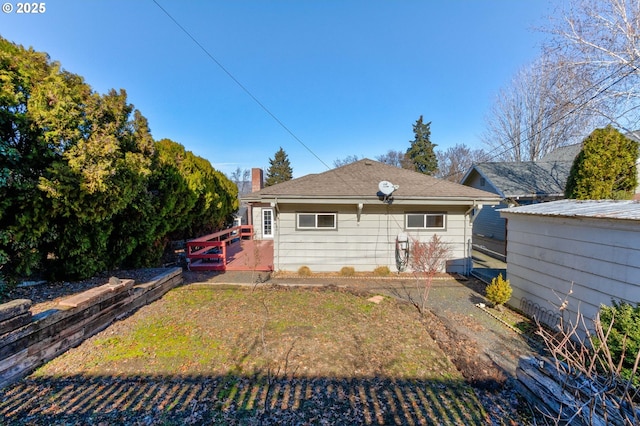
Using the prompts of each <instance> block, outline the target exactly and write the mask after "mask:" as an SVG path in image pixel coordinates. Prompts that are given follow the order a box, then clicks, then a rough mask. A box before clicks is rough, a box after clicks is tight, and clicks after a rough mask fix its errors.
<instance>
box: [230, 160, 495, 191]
mask: <svg viewBox="0 0 640 426" xmlns="http://www.w3.org/2000/svg"><path fill="white" fill-rule="evenodd" d="M383 180H386V181H389V182H391V183H393V184H394V185H398V189H397V190H396V191H395V192H394V193H393V197H394V198H395V199H396V200H400V199H415V198H418V199H429V198H458V199H459V198H468V199H491V200H492V201H495V200H496V199H497V197H496V195H495V194H492V193H490V192H486V191H481V190H479V189H475V188H471V187H468V186H464V185H460V184H457V183H454V182H449V181H446V180H442V179H437V178H434V177H431V176H427V175H424V174H421V173H417V172H414V171H411V170H406V169H400V168H398V167H394V166H390V165H387V164H383V163H380V162H378V161H373V160H369V159H366V158H365V159H362V160H360V161H356V162H354V163H351V164H347V165H345V166H342V167H338V168H335V169H332V170H329V171H326V172H324V173H319V174H310V175H306V176H303V177H300V178H297V179H293V180H290V181H287V182H282V183H280V184H277V185H273V186H269V187H266V188H263V189H261V190H260V191H256V192H253V193H251V194H247V195H246V196H244V197H242V198H243V199H244V200H246V201H257V200H261V199H263V198H274V197H278V198H279V199H286V198H368V197H371V198H377V197H378V195H377V192H378V183H379V182H380V181H383Z"/></svg>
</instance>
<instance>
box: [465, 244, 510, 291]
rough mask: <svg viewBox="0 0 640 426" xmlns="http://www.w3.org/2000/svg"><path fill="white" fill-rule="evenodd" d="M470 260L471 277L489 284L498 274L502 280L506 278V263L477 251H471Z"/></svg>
mask: <svg viewBox="0 0 640 426" xmlns="http://www.w3.org/2000/svg"><path fill="white" fill-rule="evenodd" d="M472 259H473V270H472V271H471V275H473V276H474V277H476V278H478V279H480V280H481V281H484V282H485V283H490V282H491V280H492V279H494V278H497V277H498V275H500V274H502V277H503V278H505V279H506V278H507V263H506V262H504V261H502V260H500V259H497V258H495V257H491V256H489V255H488V254H485V253H483V252H481V251H478V250H474V251H473V253H472Z"/></svg>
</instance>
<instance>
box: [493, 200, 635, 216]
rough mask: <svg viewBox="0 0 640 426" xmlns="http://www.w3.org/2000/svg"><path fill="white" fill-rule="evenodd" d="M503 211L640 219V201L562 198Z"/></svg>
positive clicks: (526, 213)
mask: <svg viewBox="0 0 640 426" xmlns="http://www.w3.org/2000/svg"><path fill="white" fill-rule="evenodd" d="M500 212H501V213H503V212H504V213H512V214H523V215H536V216H557V217H584V218H587V217H588V218H600V219H625V220H640V201H633V200H631V201H629V200H623V201H619V200H560V201H552V202H550V203H540V204H531V205H528V206H521V207H511V208H508V209H503V210H500Z"/></svg>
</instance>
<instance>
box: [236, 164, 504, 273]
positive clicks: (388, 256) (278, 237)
mask: <svg viewBox="0 0 640 426" xmlns="http://www.w3.org/2000/svg"><path fill="white" fill-rule="evenodd" d="M383 181H385V182H390V183H391V184H392V185H394V186H391V187H389V185H388V184H387V186H386V187H385V186H384V184H383V189H384V190H385V191H386V192H391V191H392V193H391V195H390V196H388V197H387V196H385V194H384V193H383V192H381V189H380V185H379V183H380V182H383ZM243 201H245V202H246V203H247V204H248V206H249V210H250V214H249V217H250V220H251V221H252V224H253V226H254V235H255V238H257V239H273V243H274V263H273V264H274V268H275V270H277V271H278V270H281V271H297V270H298V269H299V268H300V267H301V266H308V267H309V268H310V269H311V270H312V271H313V272H332V271H339V270H340V269H341V268H342V267H344V266H351V267H354V268H355V269H356V271H373V270H374V269H375V268H376V267H379V266H387V267H389V269H390V270H391V271H396V270H397V266H398V265H400V266H402V262H401V261H402V260H403V259H404V257H403V256H404V254H405V251H404V245H403V241H404V240H405V239H407V240H409V241H411V240H412V239H418V240H420V241H425V242H426V241H428V240H430V239H431V238H432V236H433V235H434V234H436V235H439V236H440V237H441V238H442V240H443V241H445V242H446V243H448V244H449V246H450V248H451V250H452V251H451V254H452V256H451V258H450V260H449V261H448V263H447V267H446V269H447V271H448V272H452V273H462V274H467V273H469V272H470V269H471V266H472V265H471V256H470V242H471V225H472V221H473V219H474V217H475V216H474V215H475V213H476V212H477V211H479V209H480V208H481V206H482V205H483V204H495V203H498V202H499V201H500V199H499V197H497V196H495V195H494V194H491V193H489V192H485V191H481V190H478V189H474V188H470V187H467V186H463V185H459V184H456V183H452V182H448V181H444V180H441V179H436V178H433V177H431V176H427V175H423V174H420V173H416V172H413V171H410V170H404V169H400V168H397V167H393V166H389V165H386V164H382V163H379V162H377V161H373V160H369V159H363V160H360V161H357V162H355V163H351V164H348V165H346V166H343V167H339V168H336V169H333V170H329V171H327V172H324V173H320V174H311V175H307V176H303V177H301V178H298V179H293V180H290V181H287V182H283V183H280V184H278V185H273V186H270V187H267V188H263V189H258V190H256V191H254V192H252V193H250V194H247V195H245V196H244V197H243Z"/></svg>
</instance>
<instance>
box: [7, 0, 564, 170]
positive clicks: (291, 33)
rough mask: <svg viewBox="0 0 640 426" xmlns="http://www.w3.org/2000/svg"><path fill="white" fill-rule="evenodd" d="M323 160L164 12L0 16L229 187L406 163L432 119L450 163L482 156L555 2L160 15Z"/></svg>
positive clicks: (168, 6) (18, 38)
mask: <svg viewBox="0 0 640 426" xmlns="http://www.w3.org/2000/svg"><path fill="white" fill-rule="evenodd" d="M156 1H157V2H158V3H159V4H160V5H161V6H162V7H163V8H164V9H165V10H166V11H167V12H168V13H169V14H170V15H171V16H172V17H173V18H174V19H175V20H176V21H178V22H179V23H180V24H181V25H182V26H183V27H184V28H185V29H186V30H187V31H189V33H190V34H191V35H192V36H193V37H194V38H195V39H196V40H197V41H198V42H199V43H200V44H201V45H202V46H203V47H204V48H205V49H206V50H207V51H208V52H209V53H210V54H211V55H212V56H213V57H214V58H215V59H216V60H217V61H219V62H220V63H221V64H222V65H223V66H224V67H225V68H226V70H227V71H228V72H229V73H231V74H232V75H233V76H234V77H235V78H236V79H237V80H238V81H239V82H241V84H242V85H243V86H244V87H245V88H246V89H247V90H248V91H249V92H250V93H251V94H252V95H253V96H254V97H255V98H257V99H258V100H259V101H260V102H261V103H262V104H263V105H264V106H265V107H266V108H267V109H268V110H269V111H270V112H271V113H272V114H273V115H274V116H276V117H277V119H278V120H280V121H281V122H282V123H284V125H286V127H287V128H288V129H289V130H290V131H291V132H292V133H293V134H295V136H296V137H297V138H298V139H300V141H302V142H303V143H304V145H306V146H307V147H308V148H309V149H310V150H311V151H312V152H313V154H312V153H310V152H309V151H308V150H307V149H306V148H305V147H304V146H303V145H302V144H301V143H300V142H299V141H298V140H296V139H295V138H294V137H292V136H291V135H290V134H289V133H288V132H287V131H286V130H285V129H283V127H282V126H281V125H280V124H278V122H277V121H276V120H274V119H273V118H272V117H271V116H270V115H269V114H268V113H266V112H265V111H264V110H263V109H262V107H261V106H260V105H258V104H257V103H256V102H255V101H254V100H253V99H252V98H251V97H250V96H249V95H247V94H246V93H245V92H244V91H243V89H242V88H240V87H239V86H238V85H237V84H236V83H235V82H234V81H233V80H232V79H231V78H230V77H229V76H228V75H227V74H226V73H225V72H224V71H223V70H222V69H221V68H220V67H219V66H218V65H217V64H216V63H215V62H214V61H213V60H212V59H211V58H209V57H208V56H207V54H206V53H204V52H203V51H202V50H201V49H200V47H198V46H197V45H196V44H195V43H194V42H193V41H192V40H191V39H190V38H189V37H188V36H187V35H186V34H185V33H184V32H183V31H182V30H181V29H180V28H178V26H177V25H176V24H175V23H174V22H173V21H172V20H171V19H170V18H169V17H168V16H167V15H166V14H165V12H163V11H162V10H161V9H160V8H159V7H158V6H157V5H156V3H154V1H153V0H135V1H132V0H124V1H120V0H91V1H86V0H82V1H76V0H64V1H62V0H55V1H46V2H45V6H46V11H45V12H44V13H43V14H40V15H25V14H23V15H19V14H17V13H16V12H15V6H16V5H17V2H15V1H12V0H11V1H9V3H12V4H13V5H14V11H13V12H12V13H1V14H0V35H2V37H4V38H6V39H9V40H11V41H13V42H15V43H18V44H21V45H23V46H25V47H29V46H32V47H33V48H34V49H35V50H38V51H45V52H47V53H49V55H50V56H51V58H52V59H53V60H57V61H59V62H60V63H61V64H62V66H63V68H65V69H66V70H68V71H71V72H74V73H76V74H79V75H81V76H83V77H84V78H85V80H86V82H87V83H88V84H90V85H91V86H92V87H93V89H94V90H96V91H98V92H100V93H105V92H106V91H108V90H109V89H111V88H115V89H120V88H123V89H125V90H126V91H127V93H128V100H129V102H130V103H132V104H133V105H134V106H135V107H136V108H137V109H139V110H140V111H141V112H142V114H143V115H144V116H145V117H147V119H148V120H149V125H150V127H151V131H152V134H153V136H154V138H155V139H156V140H159V139H162V138H169V139H172V140H174V141H176V142H179V143H181V144H183V145H184V146H185V147H186V148H187V149H188V150H191V151H193V152H194V153H195V154H197V155H199V156H201V157H204V158H206V159H208V160H209V161H210V162H211V163H212V164H213V165H214V167H216V168H217V169H219V170H221V171H223V172H224V173H227V174H229V173H231V172H232V171H233V170H234V169H235V168H236V167H241V168H251V167H264V168H267V167H268V159H269V158H270V157H273V155H274V153H275V152H276V151H277V150H278V148H279V147H283V148H284V150H285V151H286V152H287V154H288V155H289V159H290V161H291V165H292V167H293V172H294V176H295V177H299V176H302V175H304V174H307V173H318V172H322V171H325V170H326V167H325V165H324V164H323V163H322V162H321V161H320V160H318V159H317V158H316V157H315V156H314V154H315V155H317V156H318V157H319V158H320V159H321V160H322V161H323V162H324V163H326V164H327V165H329V166H332V163H333V161H334V160H335V159H336V158H343V157H346V156H347V155H358V156H366V157H369V158H374V157H375V156H377V155H380V154H383V153H385V152H387V151H388V150H389V149H395V150H406V149H407V148H408V146H409V141H410V140H412V139H413V131H412V125H413V124H414V123H415V121H416V120H417V119H418V117H419V116H420V115H423V116H424V120H425V122H428V121H431V122H432V124H431V141H432V142H434V143H436V144H437V145H438V147H437V149H446V148H447V147H449V146H452V145H455V144H456V143H464V144H466V145H468V146H470V147H474V148H481V147H482V144H481V141H480V135H481V134H482V133H483V131H484V117H485V116H486V114H488V112H489V109H490V107H491V105H492V104H493V101H494V99H495V97H496V96H497V92H498V90H499V89H500V88H501V87H503V86H505V85H507V84H508V82H509V81H510V79H511V78H512V76H513V74H514V73H515V72H516V70H517V69H518V68H520V67H522V66H524V65H525V64H527V63H528V62H530V61H532V60H533V59H535V58H536V57H537V56H538V55H539V44H540V41H541V40H542V35H541V34H540V33H538V32H536V31H534V28H535V27H539V26H544V25H546V23H547V20H548V16H549V15H550V14H551V13H552V12H553V10H552V6H551V5H550V3H549V2H548V1H547V0H517V1H516V0H448V1H444V0H441V1H426V0H423V1H417V0H416V1H409V0H403V1H390V0H389V1H379V0H368V1H350V0H342V1H338V0H297V1H294V0H277V1H276V0H269V1H267V0H264V1H246V0H233V1H232V0H220V1H204V0H202V1H195V0H193V1H178V0H156Z"/></svg>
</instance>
